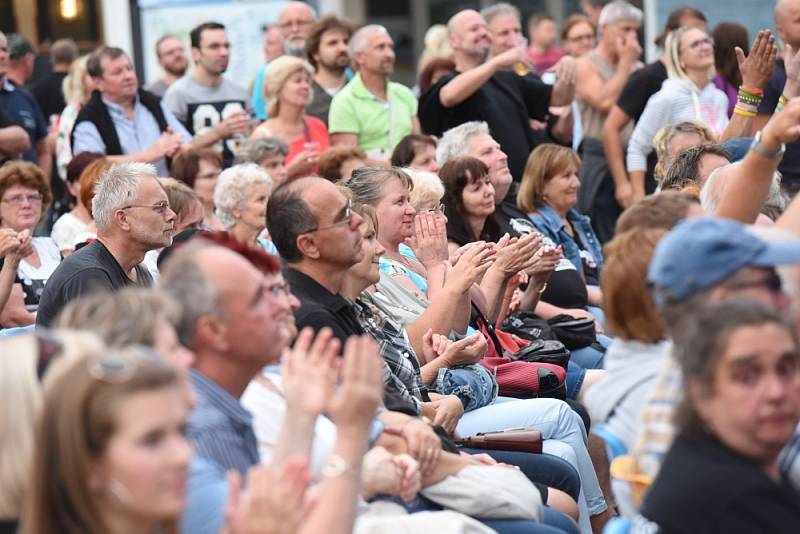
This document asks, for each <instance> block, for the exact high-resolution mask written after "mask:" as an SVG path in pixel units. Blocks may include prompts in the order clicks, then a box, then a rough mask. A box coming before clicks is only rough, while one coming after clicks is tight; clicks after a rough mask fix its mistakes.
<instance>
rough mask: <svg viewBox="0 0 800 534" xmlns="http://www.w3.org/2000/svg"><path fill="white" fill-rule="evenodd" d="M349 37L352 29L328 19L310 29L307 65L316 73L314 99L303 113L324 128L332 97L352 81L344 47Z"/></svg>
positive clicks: (336, 18)
mask: <svg viewBox="0 0 800 534" xmlns="http://www.w3.org/2000/svg"><path fill="white" fill-rule="evenodd" d="M352 35H353V28H352V27H351V26H350V25H349V24H348V23H347V22H346V21H344V20H342V19H340V18H338V17H336V16H334V15H329V16H327V17H325V18H323V19H321V20H319V21H318V22H316V23H315V24H314V25H313V26H312V27H311V31H310V32H309V34H308V39H307V40H306V53H307V55H308V61H309V62H310V63H311V65H313V66H314V69H315V72H314V78H313V79H312V80H311V88H312V89H313V91H314V98H313V100H311V104H309V105H308V107H307V108H306V113H307V114H308V115H313V116H314V117H317V118H318V119H319V120H321V121H322V122H324V123H325V125H326V126H327V125H328V112H329V110H330V107H331V102H332V101H333V97H334V96H336V93H338V92H339V90H341V89H342V88H343V87H344V86H345V85H346V84H347V82H348V80H349V79H350V77H352V76H350V77H348V75H347V74H348V70H347V66H348V65H349V64H350V55H349V54H348V53H347V43H348V42H349V41H350V37H351V36H352Z"/></svg>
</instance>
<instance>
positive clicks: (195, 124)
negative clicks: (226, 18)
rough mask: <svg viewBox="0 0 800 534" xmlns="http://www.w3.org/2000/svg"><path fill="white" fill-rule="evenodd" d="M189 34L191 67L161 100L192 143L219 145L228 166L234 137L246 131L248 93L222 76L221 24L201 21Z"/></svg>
mask: <svg viewBox="0 0 800 534" xmlns="http://www.w3.org/2000/svg"><path fill="white" fill-rule="evenodd" d="M189 36H190V40H191V45H192V61H193V62H194V69H192V72H191V74H190V75H188V76H184V77H183V78H181V79H180V80H178V81H177V82H175V83H173V84H172V85H171V86H170V87H169V89H167V92H166V94H165V95H164V102H165V104H166V105H167V107H168V108H169V109H170V110H171V111H172V113H174V114H175V116H176V117H177V118H178V120H179V121H181V122H182V123H183V124H184V125H185V126H186V129H187V130H189V132H190V133H191V134H192V135H194V136H195V139H194V142H193V146H195V147H201V146H210V145H216V146H219V147H220V148H222V155H223V159H224V162H225V167H229V166H230V165H231V163H232V162H233V154H234V152H235V150H234V149H235V143H236V142H237V141H236V139H237V138H243V137H245V136H247V135H248V134H249V133H250V117H249V112H248V111H247V109H246V108H247V102H248V100H249V96H248V94H247V90H246V89H244V88H243V87H240V86H239V85H237V84H236V83H234V82H232V81H231V80H229V79H227V78H225V77H223V74H224V73H225V71H226V70H227V69H228V63H229V61H230V42H229V41H228V36H227V34H226V33H225V26H223V25H222V24H219V23H218V22H204V23H203V24H201V25H199V26H197V27H196V28H194V29H193V30H192V31H191V33H190V34H189Z"/></svg>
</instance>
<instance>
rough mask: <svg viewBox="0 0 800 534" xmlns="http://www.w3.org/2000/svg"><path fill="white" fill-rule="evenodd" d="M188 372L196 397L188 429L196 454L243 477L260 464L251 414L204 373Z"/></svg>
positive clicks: (193, 370) (192, 370)
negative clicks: (233, 470) (196, 401)
mask: <svg viewBox="0 0 800 534" xmlns="http://www.w3.org/2000/svg"><path fill="white" fill-rule="evenodd" d="M189 373H190V376H191V379H192V386H194V390H195V392H197V398H198V403H197V406H196V407H195V409H194V410H193V411H192V414H191V415H190V416H189V421H188V429H187V430H188V436H189V439H190V440H191V442H192V445H194V449H195V453H196V454H197V455H198V456H201V457H203V458H207V459H209V460H211V461H213V462H215V463H216V464H217V465H219V466H220V467H222V468H223V469H224V470H225V471H227V470H229V469H236V470H237V471H239V473H240V474H242V475H243V476H244V475H246V474H247V470H248V469H250V467H252V466H254V465H256V464H258V463H259V462H260V459H259V455H258V441H257V440H256V434H255V431H254V430H253V416H252V414H250V412H248V411H247V410H246V409H245V408H244V407H243V406H242V405H241V403H239V399H237V398H235V397H234V396H233V395H231V394H230V393H228V392H227V391H225V390H224V389H222V387H220V386H219V385H218V384H217V383H215V382H214V381H213V380H211V379H210V378H208V377H207V376H205V375H204V374H203V373H201V372H199V371H197V370H195V369H191V370H190V371H189Z"/></svg>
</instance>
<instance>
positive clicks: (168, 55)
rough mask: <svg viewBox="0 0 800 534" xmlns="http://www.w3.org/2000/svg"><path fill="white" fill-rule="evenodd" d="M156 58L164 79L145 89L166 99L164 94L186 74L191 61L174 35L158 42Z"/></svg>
mask: <svg viewBox="0 0 800 534" xmlns="http://www.w3.org/2000/svg"><path fill="white" fill-rule="evenodd" d="M156 56H158V64H159V65H160V66H161V68H162V69H163V70H164V77H163V78H161V79H159V80H156V81H155V82H153V83H151V84H150V85H148V86H147V87H145V89H147V90H148V91H150V92H151V93H153V94H154V95H158V96H160V97H161V98H164V93H166V92H167V89H168V88H169V86H170V85H172V84H173V83H175V82H176V81H178V79H179V78H181V77H182V76H183V75H184V74H186V68H187V67H188V66H189V61H188V60H187V59H186V51H185V50H184V49H183V43H182V42H181V41H180V39H178V38H177V37H175V36H174V35H169V34H167V35H162V36H161V37H160V38H159V39H158V41H156Z"/></svg>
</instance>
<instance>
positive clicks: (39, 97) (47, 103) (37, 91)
mask: <svg viewBox="0 0 800 534" xmlns="http://www.w3.org/2000/svg"><path fill="white" fill-rule="evenodd" d="M66 77H67V73H66V72H51V73H50V74H48V75H47V76H45V77H44V78H42V79H41V80H39V81H38V82H36V83H35V84H33V85H31V93H33V96H34V97H36V102H38V103H39V107H40V108H41V110H42V115H44V120H46V121H49V120H50V116H51V115H60V114H61V112H62V111H64V107H66V105H67V103H66V102H65V101H64V91H62V90H61V85H62V84H63V82H64V78H66Z"/></svg>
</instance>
